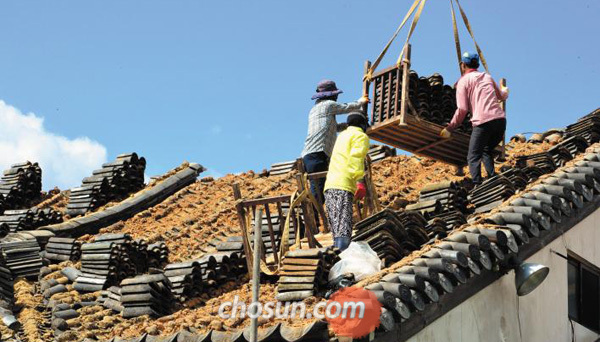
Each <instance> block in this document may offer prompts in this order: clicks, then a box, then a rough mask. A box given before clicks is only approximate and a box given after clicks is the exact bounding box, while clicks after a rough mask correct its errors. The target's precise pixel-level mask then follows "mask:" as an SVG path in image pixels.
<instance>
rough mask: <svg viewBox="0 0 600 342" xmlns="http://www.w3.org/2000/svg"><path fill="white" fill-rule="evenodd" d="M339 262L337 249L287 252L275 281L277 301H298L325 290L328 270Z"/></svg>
mask: <svg viewBox="0 0 600 342" xmlns="http://www.w3.org/2000/svg"><path fill="white" fill-rule="evenodd" d="M338 260H339V257H338V254H337V249H333V248H312V249H297V250H293V251H288V252H287V253H286V254H285V257H284V259H283V264H282V268H281V272H280V277H279V280H278V281H277V296H276V298H277V300H278V301H282V302H287V301H299V300H303V299H305V298H308V297H310V296H314V295H317V294H319V293H320V292H321V291H323V290H325V288H324V287H325V285H326V284H327V279H328V277H329V269H330V268H331V267H332V266H333V265H334V264H335V263H336V262H337V261H338Z"/></svg>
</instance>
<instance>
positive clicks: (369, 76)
mask: <svg viewBox="0 0 600 342" xmlns="http://www.w3.org/2000/svg"><path fill="white" fill-rule="evenodd" d="M419 2H421V0H415V2H414V3H413V4H412V6H411V7H410V9H409V10H408V13H406V15H405V16H404V19H403V20H402V23H401V24H400V26H398V28H397V29H396V32H394V35H393V36H392V38H391V39H390V41H389V42H388V43H387V45H386V46H385V48H383V51H381V53H380V54H379V57H377V59H376V60H375V62H374V63H373V65H371V67H370V68H369V70H368V71H367V72H366V73H365V76H364V77H363V81H370V80H371V77H372V76H373V72H374V71H375V69H377V67H378V66H379V63H381V60H382V59H383V56H385V54H386V53H387V50H388V49H389V48H390V46H391V45H392V43H393V42H394V39H396V37H397V36H398V33H400V30H402V28H403V27H404V25H405V24H406V22H407V21H408V18H410V16H411V15H412V14H413V12H414V11H415V9H416V8H417V5H418V4H419Z"/></svg>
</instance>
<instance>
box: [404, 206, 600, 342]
mask: <svg viewBox="0 0 600 342" xmlns="http://www.w3.org/2000/svg"><path fill="white" fill-rule="evenodd" d="M563 237H564V238H563ZM563 237H559V238H558V239H556V240H554V241H553V242H552V243H551V244H550V245H549V246H546V247H545V248H544V249H542V250H541V251H539V252H537V253H536V254H534V255H533V256H532V257H531V258H529V259H527V261H528V262H537V263H541V264H544V265H546V266H548V267H550V274H549V275H548V277H547V278H546V280H545V281H544V283H542V285H540V286H539V287H538V288H537V289H535V290H534V291H533V292H532V293H530V294H529V295H527V296H524V297H517V295H516V290H515V286H514V272H512V271H511V272H510V273H508V274H507V275H505V276H504V277H502V278H500V279H499V280H497V281H496V282H495V283H493V284H492V285H490V286H488V287H487V288H485V289H484V290H482V291H480V292H479V293H477V294H476V295H474V296H473V297H471V298H469V299H468V300H467V301H465V302H464V303H462V304H460V305H459V306H457V307H456V308H454V309H453V310H451V311H450V312H448V313H447V314H445V315H444V316H442V317H440V318H439V319H437V320H436V321H434V322H433V323H431V324H430V325H429V326H427V327H426V328H425V329H424V330H422V331H421V332H419V333H418V334H417V335H415V336H413V337H412V338H411V339H409V341H411V342H438V341H439V342H454V341H456V342H475V341H481V342H505V341H506V342H515V341H519V342H555V341H556V342H563V341H564V342H568V341H571V324H570V322H569V319H568V305H567V304H568V298H567V261H566V260H565V259H563V258H561V257H559V256H558V255H556V254H554V253H551V252H550V249H553V250H555V251H557V252H559V253H561V254H563V255H566V254H567V248H568V249H569V250H570V251H572V252H574V253H576V254H577V255H579V256H581V257H583V258H584V259H586V260H587V261H588V262H590V263H592V264H594V265H596V266H600V247H599V245H600V209H599V210H596V212H594V213H593V214H592V215H589V216H588V217H587V218H586V219H585V220H584V221H582V222H580V223H579V224H578V225H577V226H575V227H573V228H572V229H571V230H569V231H568V232H567V233H566V234H564V235H563ZM517 301H518V302H517ZM517 307H520V310H519V311H517ZM517 312H519V316H520V322H521V331H520V332H519V320H518V316H517ZM574 325H575V341H577V342H595V341H596V339H597V338H598V337H600V336H598V335H597V334H596V333H594V332H592V331H590V330H588V329H586V328H584V327H583V326H580V325H578V324H577V323H574ZM521 336H522V337H521Z"/></svg>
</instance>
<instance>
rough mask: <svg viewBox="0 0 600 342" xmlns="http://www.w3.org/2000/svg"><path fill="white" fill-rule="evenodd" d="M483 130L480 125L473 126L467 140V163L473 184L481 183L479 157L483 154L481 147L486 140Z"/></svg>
mask: <svg viewBox="0 0 600 342" xmlns="http://www.w3.org/2000/svg"><path fill="white" fill-rule="evenodd" d="M484 131H485V130H484V129H483V127H481V126H476V127H473V132H472V133H471V140H469V153H468V155H467V161H468V163H469V172H470V173H471V179H473V183H474V184H475V185H479V184H481V158H482V156H483V148H484V147H485V145H486V142H487V139H486V136H485V132H484Z"/></svg>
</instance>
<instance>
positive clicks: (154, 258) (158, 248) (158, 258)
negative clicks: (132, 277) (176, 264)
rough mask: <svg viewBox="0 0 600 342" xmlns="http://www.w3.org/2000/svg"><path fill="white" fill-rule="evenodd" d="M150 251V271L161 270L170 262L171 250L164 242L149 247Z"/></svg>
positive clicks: (148, 261)
mask: <svg viewBox="0 0 600 342" xmlns="http://www.w3.org/2000/svg"><path fill="white" fill-rule="evenodd" d="M146 249H147V251H148V258H147V259H146V260H147V264H148V267H147V268H148V269H150V268H161V267H162V266H163V265H164V264H166V263H167V262H168V260H169V249H168V248H167V244H165V243H164V242H157V243H153V244H150V245H148V247H147V248H146Z"/></svg>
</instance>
